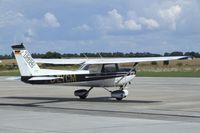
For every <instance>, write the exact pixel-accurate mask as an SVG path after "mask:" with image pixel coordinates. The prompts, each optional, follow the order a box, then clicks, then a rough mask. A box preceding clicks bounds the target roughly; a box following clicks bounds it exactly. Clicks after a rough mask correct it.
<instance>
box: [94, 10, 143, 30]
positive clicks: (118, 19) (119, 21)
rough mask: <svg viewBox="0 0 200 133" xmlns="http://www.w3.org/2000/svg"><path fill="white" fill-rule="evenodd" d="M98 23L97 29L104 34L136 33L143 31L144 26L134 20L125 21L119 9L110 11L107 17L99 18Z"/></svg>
mask: <svg viewBox="0 0 200 133" xmlns="http://www.w3.org/2000/svg"><path fill="white" fill-rule="evenodd" d="M97 23H98V24H97V28H98V29H100V30H102V31H104V32H105V31H113V30H130V31H136V30H141V29H142V26H141V25H140V24H138V23H137V22H136V21H135V20H134V19H127V20H126V19H124V17H123V16H122V15H121V14H120V13H119V12H118V11H117V9H113V10H111V11H108V13H107V15H105V16H99V17H98V20H97Z"/></svg>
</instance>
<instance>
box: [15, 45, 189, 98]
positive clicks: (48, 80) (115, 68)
mask: <svg viewBox="0 0 200 133" xmlns="http://www.w3.org/2000/svg"><path fill="white" fill-rule="evenodd" d="M12 49H13V52H14V55H15V58H16V60H17V63H18V67H19V70H20V74H21V81H23V82H25V83H30V84H60V85H66V86H67V85H68V86H88V87H90V88H89V89H88V90H86V89H79V90H76V91H75V92H74V95H75V96H78V97H79V98H80V99H85V98H86V97H87V96H88V94H89V92H90V91H91V90H92V89H93V88H94V87H102V88H104V89H105V90H107V91H109V92H110V93H111V97H112V98H116V99H117V100H122V99H123V98H125V97H126V96H127V95H128V91H127V90H125V87H126V86H127V85H128V84H129V83H131V81H132V80H133V79H134V77H135V76H136V71H135V67H136V66H137V64H138V63H140V62H151V61H169V60H182V59H188V58H189V57H188V56H174V57H146V58H109V59H106V58H100V59H37V60H36V59H33V58H32V57H31V55H30V53H29V52H28V51H27V50H26V49H25V47H24V45H23V43H21V44H20V45H13V46H12ZM36 62H37V63H49V64H80V65H81V67H80V68H79V69H78V70H74V71H69V70H51V69H40V68H39V66H38V65H37V63H36ZM123 63H134V65H133V67H132V68H129V69H128V68H120V67H119V64H123ZM107 87H119V89H118V90H115V91H110V90H108V89H107Z"/></svg>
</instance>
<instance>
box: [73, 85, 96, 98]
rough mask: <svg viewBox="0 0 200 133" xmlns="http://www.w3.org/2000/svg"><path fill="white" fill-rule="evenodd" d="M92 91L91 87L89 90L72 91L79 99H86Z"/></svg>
mask: <svg viewBox="0 0 200 133" xmlns="http://www.w3.org/2000/svg"><path fill="white" fill-rule="evenodd" d="M92 89H93V87H91V88H90V89H89V90H86V89H80V90H76V91H74V95H75V96H78V97H79V98H80V99H86V98H87V96H88V94H89V92H90V91H91V90H92Z"/></svg>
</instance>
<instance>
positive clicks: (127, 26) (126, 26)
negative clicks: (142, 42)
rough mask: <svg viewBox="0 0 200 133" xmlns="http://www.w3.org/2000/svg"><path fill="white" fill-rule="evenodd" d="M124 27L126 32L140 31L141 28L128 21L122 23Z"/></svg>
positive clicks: (132, 21)
mask: <svg viewBox="0 0 200 133" xmlns="http://www.w3.org/2000/svg"><path fill="white" fill-rule="evenodd" d="M124 26H125V28H126V29H128V30H133V31H135V30H141V29H142V26H141V25H140V24H137V23H136V22H135V21H134V20H132V19H130V20H127V21H125V22H124Z"/></svg>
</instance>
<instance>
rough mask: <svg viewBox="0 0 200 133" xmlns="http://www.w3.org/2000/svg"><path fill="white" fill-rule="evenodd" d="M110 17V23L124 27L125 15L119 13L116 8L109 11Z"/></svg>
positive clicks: (117, 26)
mask: <svg viewBox="0 0 200 133" xmlns="http://www.w3.org/2000/svg"><path fill="white" fill-rule="evenodd" d="M108 15H109V16H108V19H110V20H109V21H110V22H111V23H110V24H111V25H113V26H114V27H116V28H123V27H124V26H123V17H122V16H121V14H119V13H118V11H117V10H116V9H113V10H112V11H109V12H108Z"/></svg>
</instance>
